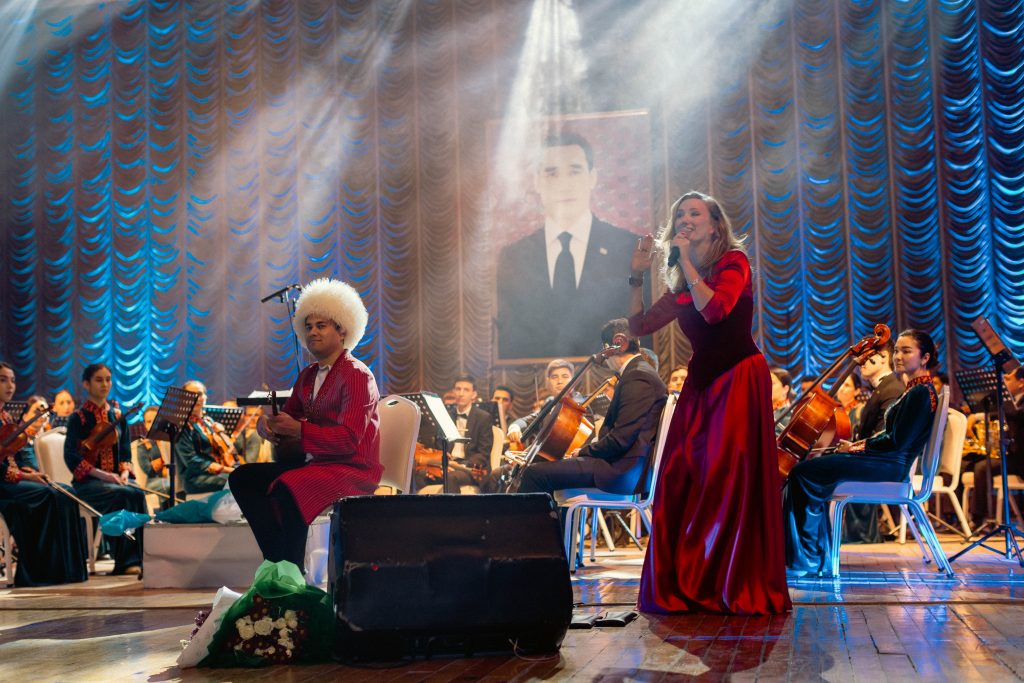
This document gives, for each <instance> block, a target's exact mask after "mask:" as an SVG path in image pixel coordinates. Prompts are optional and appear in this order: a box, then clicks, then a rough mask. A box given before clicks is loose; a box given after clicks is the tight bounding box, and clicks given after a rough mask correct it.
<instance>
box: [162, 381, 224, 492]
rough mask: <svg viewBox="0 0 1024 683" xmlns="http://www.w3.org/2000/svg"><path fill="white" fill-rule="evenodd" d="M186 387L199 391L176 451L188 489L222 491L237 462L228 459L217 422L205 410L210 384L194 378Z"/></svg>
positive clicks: (177, 441)
mask: <svg viewBox="0 0 1024 683" xmlns="http://www.w3.org/2000/svg"><path fill="white" fill-rule="evenodd" d="M182 388H183V389H184V390H185V391H191V392H192V393H195V394H199V399H198V400H197V401H196V404H195V406H194V407H193V408H192V414H191V415H190V416H189V419H188V422H186V423H185V427H184V428H183V429H182V430H181V433H180V434H179V435H178V438H177V439H176V440H175V442H174V455H175V457H176V458H177V459H178V462H179V463H180V464H181V475H182V484H183V485H184V487H185V493H211V492H214V491H220V490H221V489H223V488H224V487H225V486H226V485H227V483H228V475H229V474H231V472H233V471H234V469H235V468H234V464H233V463H228V462H226V461H225V459H224V455H223V451H222V450H221V449H222V448H223V447H222V446H221V445H220V442H219V441H217V436H216V435H215V434H214V430H215V429H216V428H217V426H218V425H217V424H216V423H214V422H213V421H211V420H210V419H209V418H207V417H206V416H205V415H204V414H203V410H204V409H205V408H206V385H205V384H203V383H202V382H200V381H199V380H196V379H190V380H189V381H187V382H185V384H184V385H183V386H182ZM220 429H222V430H223V427H220Z"/></svg>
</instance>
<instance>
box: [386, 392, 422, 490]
mask: <svg viewBox="0 0 1024 683" xmlns="http://www.w3.org/2000/svg"><path fill="white" fill-rule="evenodd" d="M377 412H378V414H379V415H380V462H381V464H382V465H384V474H383V475H381V478H380V486H381V487H385V488H389V489H391V491H392V492H393V493H408V492H409V490H410V489H411V488H412V470H413V459H414V456H415V453H416V436H417V435H418V434H419V431H420V409H419V406H417V405H416V404H415V403H414V402H412V401H410V400H409V399H407V398H403V397H401V396H396V395H393V394H392V395H391V396H385V397H384V398H382V399H380V401H379V402H378V403H377Z"/></svg>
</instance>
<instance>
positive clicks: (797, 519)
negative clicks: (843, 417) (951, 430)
mask: <svg viewBox="0 0 1024 683" xmlns="http://www.w3.org/2000/svg"><path fill="white" fill-rule="evenodd" d="M893 362H894V367H895V370H896V372H898V373H902V374H903V376H904V377H905V378H906V380H907V382H906V390H905V391H904V393H903V394H902V396H901V397H900V398H899V399H898V400H897V401H896V402H894V403H893V404H892V406H891V407H890V408H889V410H887V411H886V412H885V417H884V425H885V429H884V430H883V431H881V432H879V433H877V434H874V435H873V436H869V437H868V438H867V439H863V440H860V441H856V442H849V441H841V442H840V445H839V452H838V453H835V454H834V455H824V456H821V457H818V458H812V459H809V460H804V461H802V462H800V463H798V464H797V465H796V466H795V467H794V468H793V469H792V471H791V472H790V473H789V480H788V483H787V485H786V488H785V495H784V498H783V513H784V521H785V529H786V564H787V566H788V567H789V571H790V573H791V574H793V575H796V576H804V575H821V574H823V573H824V572H826V571H827V570H828V565H827V563H828V558H829V548H830V546H831V543H832V539H831V528H830V527H831V523H830V519H829V501H830V499H831V497H832V493H833V492H834V491H835V489H836V487H837V486H838V485H839V484H841V483H842V482H846V481H865V482H872V481H879V482H881V481H906V479H907V477H908V476H909V475H910V466H911V464H912V463H913V462H914V460H915V459H916V458H917V457H918V456H919V455H920V454H921V449H922V448H924V445H925V443H926V442H927V441H928V435H929V433H930V431H931V425H932V420H933V419H934V415H935V410H936V408H937V405H938V397H937V395H936V392H935V387H934V386H933V384H932V381H931V370H932V369H933V368H935V367H937V366H938V364H939V363H938V352H937V350H936V348H935V342H934V341H932V338H931V337H930V336H929V335H928V334H927V333H926V332H922V331H920V330H913V329H910V330H905V331H904V332H902V333H900V335H899V337H898V338H897V339H896V345H895V350H894V351H893ZM869 428H870V427H868V426H867V425H865V431H866V430H867V429H869Z"/></svg>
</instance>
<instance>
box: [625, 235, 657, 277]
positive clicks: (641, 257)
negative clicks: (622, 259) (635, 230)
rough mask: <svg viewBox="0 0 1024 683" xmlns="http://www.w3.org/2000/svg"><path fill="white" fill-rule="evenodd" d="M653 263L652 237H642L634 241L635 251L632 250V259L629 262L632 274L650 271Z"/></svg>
mask: <svg viewBox="0 0 1024 683" xmlns="http://www.w3.org/2000/svg"><path fill="white" fill-rule="evenodd" d="M653 262H654V237H653V236H652V235H644V236H643V237H641V238H640V239H638V240H637V241H636V249H634V250H633V258H632V259H631V260H630V262H629V269H630V270H631V271H632V272H633V273H646V272H647V271H649V270H650V269H651V264H652V263H653Z"/></svg>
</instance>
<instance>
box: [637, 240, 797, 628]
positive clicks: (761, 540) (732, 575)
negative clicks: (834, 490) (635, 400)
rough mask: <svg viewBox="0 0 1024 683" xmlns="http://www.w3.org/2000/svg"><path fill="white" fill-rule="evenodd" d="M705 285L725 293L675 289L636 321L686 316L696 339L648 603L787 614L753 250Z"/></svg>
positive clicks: (665, 608) (660, 512)
mask: <svg viewBox="0 0 1024 683" xmlns="http://www.w3.org/2000/svg"><path fill="white" fill-rule="evenodd" d="M705 282H706V283H707V284H708V286H710V287H711V288H712V289H713V290H714V291H715V294H714V297H713V298H712V299H711V301H710V302H709V303H708V305H707V306H705V307H704V309H703V310H702V311H697V309H696V308H695V307H694V305H693V299H692V297H691V296H690V294H689V292H686V291H684V292H682V293H681V294H673V293H671V292H668V293H666V294H665V295H664V296H663V297H662V298H661V299H660V300H659V301H658V302H657V303H655V304H654V305H653V306H652V307H651V308H650V309H649V310H648V311H646V312H645V313H641V314H638V315H635V316H633V317H632V318H630V329H631V331H632V332H633V333H634V334H636V335H646V334H649V333H651V332H653V331H654V330H657V329H659V328H661V327H663V326H664V325H666V324H668V323H669V322H671V321H672V320H677V321H678V322H679V326H680V328H682V330H683V332H684V333H685V334H686V336H687V337H689V339H690V342H691V343H692V345H693V357H692V359H691V360H690V366H689V369H690V373H689V375H688V377H687V378H686V383H685V384H684V385H683V389H682V392H681V393H680V395H679V401H678V403H677V405H676V409H675V413H674V414H673V416H672V424H671V426H670V427H669V433H668V438H667V442H666V446H665V448H666V450H665V453H664V455H663V457H662V462H661V470H660V472H659V473H658V482H657V488H656V489H655V497H654V504H653V509H654V524H653V532H652V535H651V539H650V542H649V544H648V546H647V556H646V557H645V558H644V569H643V575H642V577H641V579H640V596H639V599H638V605H639V608H640V609H641V610H642V611H644V612H658V613H671V612H689V611H712V612H725V613H730V614H778V613H782V612H786V611H788V610H789V609H790V607H791V604H790V600H789V591H788V589H787V587H786V567H785V544H784V540H783V527H782V496H781V493H780V491H779V479H778V471H777V458H776V449H775V430H774V420H773V418H772V407H771V379H770V377H769V372H768V365H767V363H766V362H765V360H764V356H762V355H761V352H760V351H759V350H758V348H757V345H756V344H755V343H754V340H753V338H752V337H751V335H750V325H751V320H752V317H753V310H754V304H753V291H752V288H751V280H750V264H749V262H748V261H747V257H746V255H744V254H743V252H740V251H729V252H727V253H726V254H725V255H724V256H723V257H722V258H721V259H720V260H719V262H718V264H717V265H716V267H715V268H714V271H713V273H712V274H711V277H710V278H708V279H707V280H706V281H705Z"/></svg>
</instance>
